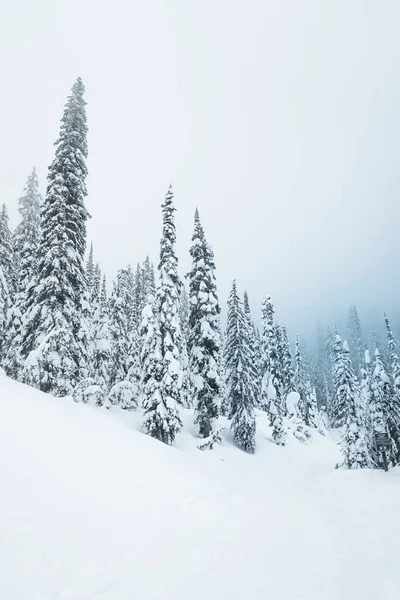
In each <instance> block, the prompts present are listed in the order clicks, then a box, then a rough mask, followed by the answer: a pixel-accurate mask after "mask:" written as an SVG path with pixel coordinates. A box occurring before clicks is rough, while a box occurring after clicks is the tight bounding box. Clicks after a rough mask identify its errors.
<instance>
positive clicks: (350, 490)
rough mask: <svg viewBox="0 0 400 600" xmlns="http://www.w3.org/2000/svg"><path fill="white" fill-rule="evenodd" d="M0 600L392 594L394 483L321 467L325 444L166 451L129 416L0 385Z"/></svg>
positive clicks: (236, 599)
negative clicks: (249, 450) (251, 450)
mask: <svg viewBox="0 0 400 600" xmlns="http://www.w3.org/2000/svg"><path fill="white" fill-rule="evenodd" d="M0 411H1V412H0V414H1V416H0V475H1V482H2V492H1V494H0V564H1V577H0V598H2V599H4V600H89V599H93V598H95V599H98V600H100V599H101V600H150V599H163V600H187V599H190V600H204V599H205V598H210V599H214V598H215V599H217V598H218V599H223V598H229V599H230V600H253V599H256V598H260V599H263V600H266V599H267V598H275V599H282V600H295V599H308V600H310V599H313V600H314V599H315V600H317V599H318V600H321V599H323V600H330V599H332V600H333V599H340V600H346V599H349V600H350V599H351V600H356V599H358V598H360V599H361V598H362V599H363V600H369V599H371V600H372V599H377V598H379V599H380V600H386V599H388V600H389V599H392V598H393V599H395V598H397V597H398V593H399V589H400V571H399V568H398V534H399V531H400V511H399V498H400V471H399V470H398V469H395V470H392V471H391V472H389V473H387V474H386V473H383V472H378V471H369V470H362V471H347V470H335V469H334V465H335V462H336V461H337V460H338V456H339V455H338V448H337V445H336V443H335V441H334V440H333V439H332V438H330V437H329V438H324V437H322V436H320V435H319V434H315V435H314V439H313V441H312V443H311V444H309V445H307V446H304V445H302V444H300V443H299V442H298V441H297V440H295V439H293V440H291V441H290V443H289V445H288V446H287V447H286V448H280V447H277V446H275V445H274V444H272V443H271V442H269V441H268V439H267V438H268V435H269V431H268V427H267V423H266V422H265V417H264V416H263V415H262V414H258V430H257V451H256V454H255V455H254V456H251V455H247V454H245V453H244V452H242V451H240V450H238V449H236V448H235V447H234V445H233V444H232V441H231V438H230V432H229V430H228V429H227V430H225V431H224V432H223V433H224V441H223V444H222V445H221V446H218V447H217V448H216V449H215V450H214V451H212V452H200V451H199V450H198V449H197V448H196V443H197V440H196V438H195V434H194V431H193V432H192V433H193V434H191V433H190V431H191V425H190V422H191V415H190V412H189V411H187V413H186V415H185V418H186V433H183V434H181V435H180V436H179V438H178V440H177V443H176V445H175V446H174V447H167V446H165V445H163V444H161V443H160V442H157V441H155V440H153V439H150V438H149V437H147V436H146V435H144V434H142V433H141V432H140V416H139V415H136V414H134V413H127V412H124V411H122V410H120V409H115V410H114V411H107V410H105V409H97V408H94V407H92V406H85V405H82V404H76V403H74V402H73V401H71V400H70V399H68V398H66V399H59V398H53V397H51V396H47V395H45V394H42V393H40V392H38V391H36V390H33V389H31V388H28V387H26V386H24V385H22V384H19V383H16V382H14V381H12V380H10V379H8V378H6V377H5V376H4V375H2V376H0Z"/></svg>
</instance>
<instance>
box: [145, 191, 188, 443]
mask: <svg viewBox="0 0 400 600" xmlns="http://www.w3.org/2000/svg"><path fill="white" fill-rule="evenodd" d="M173 197H174V196H173V193H172V188H171V186H170V187H169V189H168V192H167V194H166V196H165V200H164V202H163V205H162V216H163V233H162V238H161V244H160V262H159V267H158V268H159V275H160V278H159V279H160V282H159V286H158V290H157V296H156V318H155V324H154V327H153V329H152V331H151V336H150V337H151V339H150V341H149V345H150V346H152V348H153V349H152V353H151V354H150V356H149V357H148V363H149V364H151V365H152V367H151V372H152V373H155V374H156V375H154V376H153V375H151V377H150V381H151V390H152V391H151V393H150V391H149V390H148V386H147V384H146V386H145V388H147V393H146V394H145V398H144V402H143V410H144V422H143V427H144V429H145V431H147V433H148V434H149V435H151V436H152V437H155V438H157V439H159V440H160V441H162V442H165V443H166V444H172V443H173V442H174V440H175V437H176V434H177V433H178V432H179V431H180V430H181V428H182V421H181V417H180V414H179V404H180V402H181V385H182V367H181V361H180V348H181V347H182V340H181V338H182V333H181V329H180V319H179V295H180V289H181V282H180V280H179V276H178V259H177V257H176V254H175V243H176V233H175V222H174V212H175V207H174V203H173ZM148 318H150V317H148ZM147 335H149V334H147ZM145 376H147V373H145ZM155 377H156V378H155ZM155 382H157V384H156V383H155Z"/></svg>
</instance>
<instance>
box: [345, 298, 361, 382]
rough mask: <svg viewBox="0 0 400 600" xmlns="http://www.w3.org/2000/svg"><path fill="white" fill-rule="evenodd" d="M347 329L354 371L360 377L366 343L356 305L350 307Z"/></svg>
mask: <svg viewBox="0 0 400 600" xmlns="http://www.w3.org/2000/svg"><path fill="white" fill-rule="evenodd" d="M347 329H348V341H349V346H350V358H351V362H352V365H353V367H354V372H355V374H356V376H357V377H358V376H359V375H360V373H361V369H362V368H363V365H364V352H365V344H364V341H363V337H362V332H361V325H360V319H359V318H358V313H357V309H356V307H355V306H352V307H351V308H350V311H349V316H348V322H347Z"/></svg>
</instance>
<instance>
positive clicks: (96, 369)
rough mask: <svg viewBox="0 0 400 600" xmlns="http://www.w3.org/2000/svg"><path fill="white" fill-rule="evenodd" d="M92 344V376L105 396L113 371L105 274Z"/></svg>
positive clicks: (97, 306)
mask: <svg viewBox="0 0 400 600" xmlns="http://www.w3.org/2000/svg"><path fill="white" fill-rule="evenodd" d="M99 275H100V274H99ZM95 281H96V278H95ZM96 285H97V284H96ZM94 287H95V286H94ZM92 345H93V354H92V363H91V368H90V376H91V377H92V378H93V379H94V381H95V382H96V384H97V385H99V386H100V387H101V388H102V389H103V390H104V394H103V396H105V395H106V393H108V391H109V389H110V374H111V372H112V364H111V333H110V314H109V305H108V302H107V293H106V278H105V276H104V277H103V282H102V293H101V297H99V298H98V299H96V300H95V305H94V311H93V336H92Z"/></svg>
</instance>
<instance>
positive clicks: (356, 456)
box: [335, 340, 371, 469]
mask: <svg viewBox="0 0 400 600" xmlns="http://www.w3.org/2000/svg"><path fill="white" fill-rule="evenodd" d="M336 356H337V358H338V361H339V357H340V362H338V363H337V364H336V369H335V387H336V394H337V398H338V399H339V402H338V404H340V406H343V407H344V408H345V427H344V431H343V435H342V440H341V449H342V454H343V463H344V465H345V466H346V467H347V468H348V469H362V468H367V467H369V466H370V465H371V459H370V456H369V450H368V442H367V438H366V432H365V427H364V414H363V407H362V402H361V396H360V388H359V385H358V381H357V378H356V375H355V373H354V370H353V367H352V364H351V360H350V352H349V346H348V344H347V341H346V340H345V341H344V342H343V348H342V352H341V354H340V355H338V354H336Z"/></svg>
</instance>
